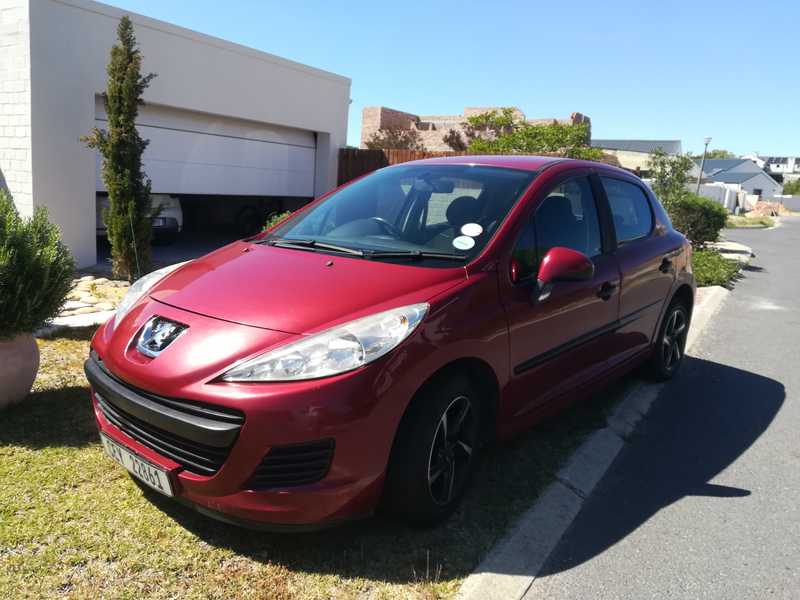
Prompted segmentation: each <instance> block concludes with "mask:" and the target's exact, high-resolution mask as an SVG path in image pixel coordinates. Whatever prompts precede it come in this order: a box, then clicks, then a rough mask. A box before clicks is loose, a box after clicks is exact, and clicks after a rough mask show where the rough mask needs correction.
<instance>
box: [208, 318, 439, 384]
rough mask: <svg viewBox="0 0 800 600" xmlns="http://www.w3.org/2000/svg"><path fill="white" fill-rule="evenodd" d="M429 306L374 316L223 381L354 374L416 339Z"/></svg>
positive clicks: (266, 357) (290, 347)
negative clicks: (414, 337) (356, 370)
mask: <svg viewBox="0 0 800 600" xmlns="http://www.w3.org/2000/svg"><path fill="white" fill-rule="evenodd" d="M428 308H429V307H428V305H427V304H425V303H422V304H412V305H411V306H404V307H402V308H396V309H394V310H387V311H386V312H382V313H378V314H377V315H372V316H370V317H365V318H363V319H357V320H356V321H350V322H349V323H346V324H345V325H340V326H339V327H334V328H333V329H328V330H327V331H323V332H321V333H317V334H314V335H311V336H309V337H307V338H305V339H302V340H298V341H296V342H292V343H291V344H287V345H285V346H282V347H280V348H277V349H275V350H271V351H270V352H267V353H266V354H262V355H261V356H257V357H256V358H253V359H251V360H248V361H247V362H245V363H242V364H241V365H238V366H236V367H234V368H233V369H231V370H230V371H228V372H227V373H225V374H224V375H223V376H222V379H223V381H243V382H247V381H297V380H301V379H319V378H321V377H330V376H332V375H339V374H340V373H346V372H347V371H352V370H354V369H358V368H360V367H363V366H364V365H367V364H369V363H371V362H372V361H374V360H377V359H378V358H380V357H381V356H383V355H384V354H386V353H388V352H390V351H392V350H394V349H395V348H396V347H397V346H399V345H400V344H401V343H403V342H404V341H405V340H406V339H408V337H409V336H410V335H411V334H412V333H414V330H415V329H416V328H417V327H418V326H419V324H420V323H421V322H422V319H423V318H424V317H425V314H426V313H427V312H428Z"/></svg>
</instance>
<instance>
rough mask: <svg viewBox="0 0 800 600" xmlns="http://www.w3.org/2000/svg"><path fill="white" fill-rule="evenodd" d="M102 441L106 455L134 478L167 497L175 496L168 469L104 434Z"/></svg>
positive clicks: (101, 437)
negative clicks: (156, 464)
mask: <svg viewBox="0 0 800 600" xmlns="http://www.w3.org/2000/svg"><path fill="white" fill-rule="evenodd" d="M100 439H101V440H102V441H103V448H105V451H106V454H108V455H109V456H110V457H111V458H113V459H114V460H115V461H116V462H118V463H119V464H120V465H122V466H123V467H125V468H126V469H128V471H130V473H131V474H132V475H133V476H134V477H136V478H137V479H140V480H141V481H143V482H144V483H146V484H147V485H149V486H150V487H151V488H153V489H154V490H156V491H157V492H161V493H162V494H164V495H165V496H174V495H175V492H174V491H173V490H172V480H171V479H170V478H169V474H168V473H167V471H166V469H162V468H161V467H157V466H155V465H154V464H153V463H151V462H150V461H149V460H146V459H144V458H142V457H141V456H139V455H138V454H136V453H135V452H132V451H131V450H128V449H127V448H126V447H125V446H123V445H122V444H120V443H119V442H116V441H114V440H112V439H111V438H110V437H108V436H107V435H105V434H103V433H101V434H100Z"/></svg>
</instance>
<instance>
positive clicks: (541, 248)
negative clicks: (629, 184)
mask: <svg viewBox="0 0 800 600" xmlns="http://www.w3.org/2000/svg"><path fill="white" fill-rule="evenodd" d="M602 246H603V244H602V241H601V237H600V221H599V219H598V216H597V206H596V204H595V200H594V195H593V194H592V188H591V186H590V185H589V180H588V178H586V177H578V178H575V179H570V180H568V181H565V182H562V183H560V184H559V185H558V186H556V187H555V188H553V189H552V190H551V191H550V193H549V194H548V195H547V197H546V198H545V199H544V200H543V201H542V202H541V203H540V204H539V206H538V207H537V209H536V212H535V213H534V215H533V218H532V219H531V220H530V221H529V222H528V224H527V225H526V226H525V229H524V230H523V232H522V234H521V235H520V237H519V239H518V240H517V243H516V245H515V247H514V250H513V251H512V253H511V255H512V256H513V257H516V258H517V259H518V260H519V261H520V263H521V268H520V272H519V274H518V278H517V281H524V280H525V279H528V278H530V277H533V276H535V275H537V274H538V273H539V266H540V264H541V261H542V259H544V257H545V255H546V254H547V253H548V252H549V251H550V250H552V249H553V248H557V247H561V248H570V249H572V250H577V251H578V252H581V253H583V254H585V255H586V256H588V257H589V258H593V257H595V256H598V255H600V254H602V253H603V247H602Z"/></svg>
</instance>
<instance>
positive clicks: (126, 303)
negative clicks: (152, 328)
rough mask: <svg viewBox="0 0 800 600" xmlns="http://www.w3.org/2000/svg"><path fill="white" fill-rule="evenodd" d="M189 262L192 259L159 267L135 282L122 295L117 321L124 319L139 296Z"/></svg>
mask: <svg viewBox="0 0 800 600" xmlns="http://www.w3.org/2000/svg"><path fill="white" fill-rule="evenodd" d="M187 262H190V261H188V260H187V261H185V262H182V263H178V264H177V265H170V266H168V267H164V268H163V269H159V270H158V271H153V272H152V273H148V274H147V275H145V276H144V277H142V278H141V279H140V280H138V281H137V282H136V283H134V284H133V285H132V286H131V287H130V288H129V289H128V291H127V292H125V295H124V296H123V297H122V302H120V303H119V306H118V307H117V320H116V322H117V323H119V322H120V321H121V320H122V317H124V316H125V313H127V312H128V311H129V310H130V309H131V306H133V305H134V304H135V303H136V301H137V300H138V299H139V298H141V297H142V296H143V295H144V294H145V293H147V290H149V289H150V288H151V287H153V286H154V285H155V284H156V283H158V282H159V281H161V280H162V279H163V278H164V277H166V276H167V275H168V274H170V273H172V272H173V271H174V270H175V269H177V268H178V267H182V266H183V265H185V264H186V263H187Z"/></svg>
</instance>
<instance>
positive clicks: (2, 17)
mask: <svg viewBox="0 0 800 600" xmlns="http://www.w3.org/2000/svg"><path fill="white" fill-rule="evenodd" d="M29 31H30V28H29V20H28V0H3V1H2V3H0V187H5V188H6V189H7V190H8V191H9V192H11V194H12V195H13V196H14V202H15V204H16V206H17V209H18V210H19V212H20V214H22V216H24V217H30V216H31V215H32V214H33V194H32V182H31V82H30V74H31V72H30V50H29V41H30V35H29Z"/></svg>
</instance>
